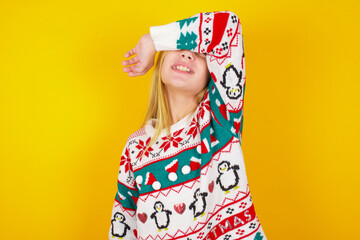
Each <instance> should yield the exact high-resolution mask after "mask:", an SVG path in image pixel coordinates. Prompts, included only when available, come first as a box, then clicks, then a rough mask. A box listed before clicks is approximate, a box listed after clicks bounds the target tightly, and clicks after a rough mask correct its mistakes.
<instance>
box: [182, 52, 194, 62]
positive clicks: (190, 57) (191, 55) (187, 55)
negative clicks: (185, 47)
mask: <svg viewBox="0 0 360 240" xmlns="http://www.w3.org/2000/svg"><path fill="white" fill-rule="evenodd" d="M180 55H181V57H183V58H185V59H186V60H190V61H194V59H195V57H194V53H193V52H192V51H182V52H181V53H180Z"/></svg>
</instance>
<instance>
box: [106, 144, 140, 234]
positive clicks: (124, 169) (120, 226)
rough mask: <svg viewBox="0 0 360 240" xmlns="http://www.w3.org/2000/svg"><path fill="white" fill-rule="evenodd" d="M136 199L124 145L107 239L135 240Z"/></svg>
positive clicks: (128, 154)
mask: <svg viewBox="0 0 360 240" xmlns="http://www.w3.org/2000/svg"><path fill="white" fill-rule="evenodd" d="M138 197H139V192H138V189H137V187H136V184H135V179H134V172H133V169H132V165H131V158H130V153H129V148H128V147H127V144H126V145H125V147H124V149H123V151H122V154H121V160H120V167H119V174H118V179H117V192H116V194H115V199H114V204H113V209H112V214H111V225H110V230H109V239H114V237H115V238H122V239H124V240H127V239H129V240H130V239H131V240H133V239H137V237H136V231H137V230H136V220H137V219H136V209H137V205H136V203H137V199H138Z"/></svg>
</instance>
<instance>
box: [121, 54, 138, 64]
mask: <svg viewBox="0 0 360 240" xmlns="http://www.w3.org/2000/svg"><path fill="white" fill-rule="evenodd" d="M138 62H139V57H138V56H135V57H133V58H131V59H129V60H125V61H122V65H124V66H128V65H131V64H135V63H138Z"/></svg>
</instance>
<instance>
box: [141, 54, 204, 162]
mask: <svg viewBox="0 0 360 240" xmlns="http://www.w3.org/2000/svg"><path fill="white" fill-rule="evenodd" d="M165 54H166V51H160V52H158V54H157V58H156V60H155V68H154V72H153V75H152V81H151V87H150V98H149V105H148V109H147V112H146V115H145V118H144V121H143V123H142V124H141V127H144V126H145V125H146V123H147V122H148V121H149V120H150V119H151V118H155V119H157V121H156V124H155V127H154V128H155V132H154V135H153V136H151V140H150V142H149V144H148V145H147V146H146V148H145V150H144V151H143V152H142V155H141V158H142V156H143V155H144V153H145V152H146V151H147V150H148V148H149V147H151V146H152V144H153V143H154V142H155V141H156V140H157V138H158V137H159V136H160V134H161V132H162V130H163V129H164V128H165V129H166V135H167V136H169V135H170V126H171V116H170V108H169V103H168V100H167V96H166V91H165V84H164V83H163V82H162V80H161V67H162V64H163V61H164V57H165ZM209 81H210V73H209V75H208V82H209ZM207 89H208V84H206V86H205V87H204V88H203V89H202V90H201V91H200V92H199V93H198V95H197V96H196V102H197V105H199V103H200V102H201V101H202V99H203V97H204V94H205V92H206V91H207ZM195 110H196V108H194V109H193V110H192V112H191V113H194V112H195ZM191 115H192V114H190V116H191Z"/></svg>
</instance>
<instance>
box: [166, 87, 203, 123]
mask: <svg viewBox="0 0 360 240" xmlns="http://www.w3.org/2000/svg"><path fill="white" fill-rule="evenodd" d="M167 99H168V103H169V107H170V114H171V125H172V124H174V123H176V122H178V121H179V120H181V119H182V118H183V117H185V116H186V115H188V114H189V113H190V112H191V111H192V110H194V109H195V108H196V107H197V103H196V96H192V95H189V93H186V92H181V91H178V90H176V91H172V90H171V89H167Z"/></svg>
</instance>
